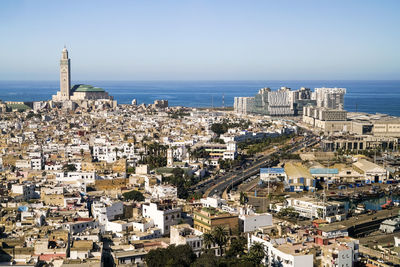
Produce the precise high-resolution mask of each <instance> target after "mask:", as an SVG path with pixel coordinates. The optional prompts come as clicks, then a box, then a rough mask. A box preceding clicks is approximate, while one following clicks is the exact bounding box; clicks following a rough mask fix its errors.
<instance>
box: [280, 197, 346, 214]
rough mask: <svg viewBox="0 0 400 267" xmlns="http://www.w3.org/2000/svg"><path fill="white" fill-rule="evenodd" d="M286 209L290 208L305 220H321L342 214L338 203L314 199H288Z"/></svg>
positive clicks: (341, 208) (342, 209)
mask: <svg viewBox="0 0 400 267" xmlns="http://www.w3.org/2000/svg"><path fill="white" fill-rule="evenodd" d="M286 202H287V204H286V207H292V208H294V210H295V211H296V212H298V213H299V215H300V216H302V217H305V218H310V219H312V218H321V219H325V218H327V217H332V216H336V215H339V214H343V213H344V212H345V211H344V207H342V206H343V205H342V204H341V203H339V202H325V203H324V202H322V201H317V200H315V199H314V198H306V197H304V198H288V199H286Z"/></svg>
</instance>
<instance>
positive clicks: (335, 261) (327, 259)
mask: <svg viewBox="0 0 400 267" xmlns="http://www.w3.org/2000/svg"><path fill="white" fill-rule="evenodd" d="M321 252H322V253H321V256H322V257H321V259H322V262H321V264H322V266H326V267H336V266H340V267H341V266H343V267H352V266H354V264H355V263H356V262H358V258H359V240H357V239H353V238H338V239H336V240H334V241H333V242H332V243H331V244H329V245H326V246H323V247H322V251H321Z"/></svg>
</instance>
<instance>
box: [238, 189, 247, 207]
mask: <svg viewBox="0 0 400 267" xmlns="http://www.w3.org/2000/svg"><path fill="white" fill-rule="evenodd" d="M239 202H240V204H242V205H244V204H245V203H246V202H247V195H246V193H244V192H243V191H240V200H239Z"/></svg>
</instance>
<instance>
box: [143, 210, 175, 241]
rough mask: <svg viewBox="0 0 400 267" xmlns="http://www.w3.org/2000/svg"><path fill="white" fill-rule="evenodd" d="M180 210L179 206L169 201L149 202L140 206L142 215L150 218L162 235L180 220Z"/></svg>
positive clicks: (168, 231)
mask: <svg viewBox="0 0 400 267" xmlns="http://www.w3.org/2000/svg"><path fill="white" fill-rule="evenodd" d="M181 211H182V210H181V208H177V207H174V206H173V205H171V204H169V203H168V204H158V203H150V204H143V206H142V214H143V217H145V218H150V219H152V220H153V221H154V226H155V227H158V228H160V229H161V234H163V235H167V234H169V233H170V229H171V226H172V225H176V224H178V222H179V221H180V220H181Z"/></svg>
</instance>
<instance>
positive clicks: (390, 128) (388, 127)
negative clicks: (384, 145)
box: [373, 119, 400, 137]
mask: <svg viewBox="0 0 400 267" xmlns="http://www.w3.org/2000/svg"><path fill="white" fill-rule="evenodd" d="M373 134H374V135H375V136H392V137H400V120H399V119H394V120H384V121H377V122H375V123H374V127H373Z"/></svg>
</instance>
